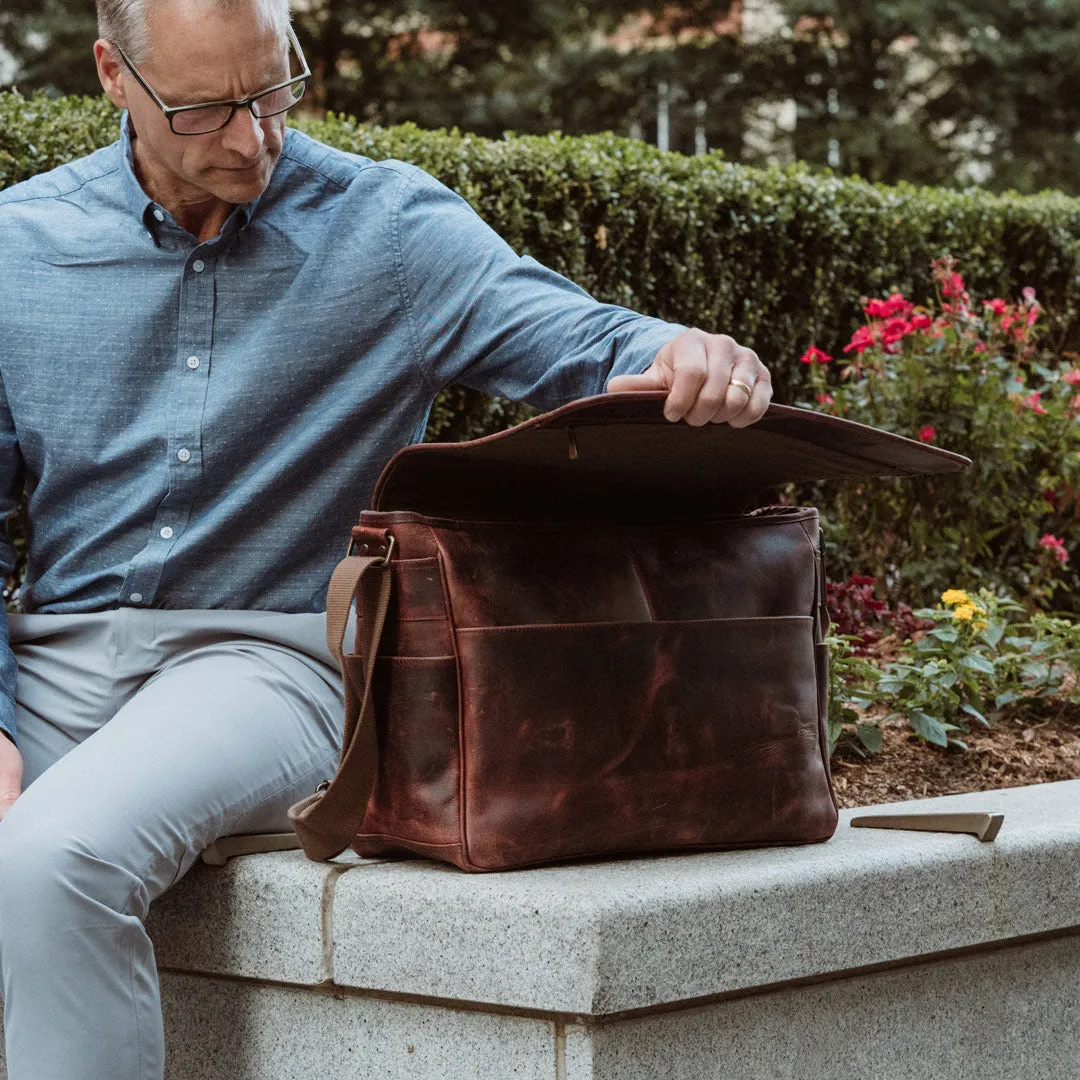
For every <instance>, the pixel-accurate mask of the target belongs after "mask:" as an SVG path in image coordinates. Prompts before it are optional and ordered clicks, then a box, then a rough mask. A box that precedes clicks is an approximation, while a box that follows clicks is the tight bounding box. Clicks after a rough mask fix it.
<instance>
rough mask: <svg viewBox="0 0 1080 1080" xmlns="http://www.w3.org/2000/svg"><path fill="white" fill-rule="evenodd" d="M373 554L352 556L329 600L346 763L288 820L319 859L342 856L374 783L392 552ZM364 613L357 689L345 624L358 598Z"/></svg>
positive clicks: (334, 580) (308, 852) (328, 621)
mask: <svg viewBox="0 0 1080 1080" xmlns="http://www.w3.org/2000/svg"><path fill="white" fill-rule="evenodd" d="M392 545H393V540H392V539H391V547H390V549H389V550H388V551H387V553H386V555H380V556H377V557H374V558H371V557H367V556H364V557H361V556H357V555H348V556H346V557H345V558H344V559H342V560H341V562H340V563H338V566H337V569H336V570H335V571H334V574H333V577H332V578H331V579H330V590H329V592H328V593H327V599H326V642H327V644H328V645H329V647H330V651H331V652H332V653H333V654H334V656H335V657H336V658H337V661H338V664H339V665H340V666H341V675H342V680H343V682H344V684H345V731H344V734H343V736H342V740H341V761H340V762H339V764H338V770H337V773H336V774H335V775H334V779H333V780H332V781H326V782H325V783H323V784H320V785H319V787H318V788H317V789H316V791H315V793H314V794H313V795H309V796H308V797H307V798H306V799H301V800H300V802H298V803H296V804H295V805H293V806H292V807H290V808H289V821H290V822H291V823H292V827H293V829H294V831H295V832H296V835H297V837H298V838H299V840H300V844H301V846H302V847H303V849H304V854H305V855H307V857H308V858H309V859H313V860H315V861H316V862H324V861H327V860H329V859H333V858H334V857H335V856H337V855H340V854H341V853H342V852H343V851H344V850H345V849H346V848H347V847H348V846H349V844H351V843H352V841H353V840H354V839H355V837H356V835H357V833H359V832H360V826H361V825H362V823H363V820H364V815H365V814H366V813H367V806H368V800H369V799H370V798H371V789H372V788H373V787H374V786H375V768H376V749H377V747H376V742H375V703H374V701H373V699H372V694H371V685H372V681H373V679H372V676H373V674H374V671H375V657H376V654H377V653H378V650H379V639H380V638H381V637H382V631H383V625H384V623H385V622H386V612H387V609H388V608H389V606H390V586H391V571H390V553H391V552H392V550H393V546H392ZM354 598H355V599H356V600H357V606H358V609H359V611H358V614H359V617H360V628H361V639H360V651H359V653H358V654H357V655H358V656H359V657H360V658H361V661H362V663H361V667H362V669H363V680H364V681H363V684H362V686H361V687H359V688H358V687H357V686H356V685H355V684H354V682H353V677H350V674H349V671H350V670H352V671H354V672H355V671H356V670H357V669H356V668H355V667H352V668H349V669H347V668H346V666H345V663H344V662H343V659H342V657H343V653H344V644H345V627H346V624H347V622H348V619H349V610H350V609H351V607H352V603H353V599H354Z"/></svg>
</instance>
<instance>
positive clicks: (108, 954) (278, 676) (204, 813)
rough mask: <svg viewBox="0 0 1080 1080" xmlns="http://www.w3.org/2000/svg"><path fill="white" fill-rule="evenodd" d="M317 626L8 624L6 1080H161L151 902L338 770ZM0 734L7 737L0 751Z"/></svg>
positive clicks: (335, 679) (262, 618)
mask: <svg viewBox="0 0 1080 1080" xmlns="http://www.w3.org/2000/svg"><path fill="white" fill-rule="evenodd" d="M324 628H325V619H324V616H322V615H284V614H278V613H274V612H240V611H143V610H136V609H132V608H121V609H120V610H118V611H108V612H101V613H99V614H91V615H23V616H11V641H12V648H13V649H14V652H15V655H16V658H17V659H18V663H19V678H18V686H17V691H16V699H17V722H18V727H19V745H20V749H21V750H22V753H23V757H24V759H25V763H26V777H25V780H24V785H23V790H24V793H23V795H22V796H21V797H20V798H19V800H18V801H17V802H16V803H15V805H14V806H13V807H12V809H11V810H10V811H9V813H8V814H7V816H6V817H5V818H4V820H3V821H2V822H0V979H2V989H3V997H4V1037H5V1043H6V1053H7V1067H8V1074H9V1077H10V1080H161V1077H162V1075H163V1073H164V1035H163V1030H162V1019H161V1004H160V999H159V994H158V980H157V970H156V967H155V963H154V950H153V946H152V945H151V943H150V940H149V938H148V937H147V935H146V932H145V930H144V929H143V922H142V921H143V919H144V918H145V916H146V912H147V908H148V906H149V904H150V902H151V901H152V900H153V899H154V898H155V897H156V896H159V895H160V894H161V893H162V892H164V891H165V890H166V889H167V888H169V886H170V885H172V884H173V883H174V882H176V881H177V880H179V879H180V878H181V877H182V876H183V875H184V874H185V873H186V872H187V871H188V870H189V869H190V867H191V866H192V865H193V864H194V862H195V861H196V859H197V858H198V856H199V854H200V852H202V851H203V849H204V848H206V847H207V846H208V845H209V844H211V843H212V842H213V841H214V840H215V839H216V838H217V837H219V836H226V835H229V834H232V833H246V832H275V831H285V830H287V829H288V828H289V825H288V820H287V818H286V810H287V808H288V807H289V806H290V804H291V803H293V802H294V801H296V800H297V799H300V798H301V797H303V796H305V795H308V794H310V793H311V791H312V790H314V788H315V787H316V786H317V785H318V784H319V783H320V782H321V781H322V780H324V779H326V778H327V777H329V776H331V775H332V774H333V772H334V769H335V766H336V763H337V756H338V749H339V745H340V740H341V725H342V720H343V705H342V697H341V679H340V675H339V674H338V671H337V665H336V663H335V662H334V660H333V658H332V657H331V655H330V653H329V651H328V650H327V648H326V643H325V641H324V633H325V629H324ZM0 737H2V736H0Z"/></svg>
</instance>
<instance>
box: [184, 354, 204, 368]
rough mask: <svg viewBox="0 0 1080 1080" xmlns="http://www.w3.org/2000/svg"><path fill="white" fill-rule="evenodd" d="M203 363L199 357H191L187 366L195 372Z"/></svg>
mask: <svg viewBox="0 0 1080 1080" xmlns="http://www.w3.org/2000/svg"><path fill="white" fill-rule="evenodd" d="M201 362H202V361H200V360H199V358H198V357H197V356H189V357H188V358H187V366H188V367H189V368H191V370H192V371H194V370H195V369H196V368H197V367H198V366H199V364H200V363H201Z"/></svg>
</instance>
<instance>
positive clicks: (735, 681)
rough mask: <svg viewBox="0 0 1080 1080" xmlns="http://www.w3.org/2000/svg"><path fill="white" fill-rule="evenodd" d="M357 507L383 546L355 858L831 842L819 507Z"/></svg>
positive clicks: (491, 862) (477, 861) (494, 865)
mask: <svg viewBox="0 0 1080 1080" xmlns="http://www.w3.org/2000/svg"><path fill="white" fill-rule="evenodd" d="M363 521H364V527H362V528H360V529H358V530H356V536H357V537H358V538H361V539H362V538H363V536H364V534H365V532H366V531H368V530H370V532H371V535H372V536H373V537H375V536H381V535H382V532H383V530H384V529H386V528H390V529H391V530H392V532H393V534H394V536H395V537H396V539H397V545H398V552H399V556H398V557H397V558H396V559H395V562H394V593H393V595H394V600H393V601H392V609H391V612H390V616H389V617H388V620H387V625H388V630H387V632H386V633H385V635H384V637H383V640H382V643H381V647H380V659H379V660H378V663H377V669H376V680H375V685H374V691H375V703H376V724H377V730H378V741H379V762H380V767H379V771H378V776H377V779H376V785H375V789H374V792H373V794H372V798H371V802H370V803H369V807H368V813H367V817H366V819H365V822H364V827H363V831H362V834H361V836H360V837H358V839H357V843H356V844H355V848H356V850H357V851H359V852H360V853H361V854H366V855H375V854H382V853H386V852H393V851H401V850H406V851H413V852H416V853H419V854H424V855H429V856H434V857H437V858H445V859H448V860H449V861H452V862H456V863H457V864H458V865H459V866H462V867H464V868H465V869H470V870H497V869H506V868H512V867H519V866H528V865H535V864H538V863H544V862H551V861H558V860H563V859H574V858H585V857H591V856H598V855H607V854H623V853H632V852H650V851H655V852H661V851H676V850H687V849H691V850H696V849H705V848H717V847H737V846H744V845H757V844H777V843H806V842H812V841H819V840H824V839H826V838H828V837H829V836H830V835H831V834H832V832H833V830H834V829H835V826H836V806H835V802H834V799H833V795H832V790H831V786H830V781H829V775H828V766H827V760H826V757H827V756H826V753H825V745H824V740H825V731H824V724H823V713H822V709H823V708H824V706H825V704H826V699H825V695H824V694H823V693H822V682H821V680H822V678H823V677H824V676H825V674H826V671H825V669H824V668H823V666H822V661H823V660H824V653H823V651H820V650H815V643H816V642H819V641H820V640H821V638H822V635H823V633H824V629H825V624H824V611H823V608H822V606H821V587H820V586H821V579H820V574H821V571H820V558H819V551H818V546H819V533H818V520H817V513H816V511H814V510H807V509H799V510H794V509H792V508H777V509H776V510H774V511H763V512H758V513H756V514H755V515H753V516H748V517H747V516H735V517H729V518H722V519H719V520H717V521H714V522H699V523H696V524H694V525H693V526H690V527H688V526H685V525H674V524H664V525H648V526H620V525H611V526H608V527H606V528H604V527H592V528H590V529H588V530H579V529H568V528H567V527H566V526H565V525H561V524H555V523H529V524H527V525H526V526H522V525H520V524H517V523H506V522H504V523H499V522H488V523H483V524H477V523H475V522H452V521H448V520H445V519H441V520H440V519H435V520H432V519H426V520H425V519H423V518H421V517H420V516H419V515H415V514H396V515H387V514H378V513H367V514H365V515H364V519H363ZM347 663H348V661H347Z"/></svg>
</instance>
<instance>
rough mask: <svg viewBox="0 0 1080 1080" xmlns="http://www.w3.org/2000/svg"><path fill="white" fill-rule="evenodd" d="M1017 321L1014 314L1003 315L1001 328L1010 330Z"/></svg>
mask: <svg viewBox="0 0 1080 1080" xmlns="http://www.w3.org/2000/svg"><path fill="white" fill-rule="evenodd" d="M1015 321H1016V320H1015V319H1014V318H1013V316H1012V315H1002V316H1001V329H1002V330H1008V329H1009V327H1010V326H1012V324H1013V323H1014V322H1015Z"/></svg>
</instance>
